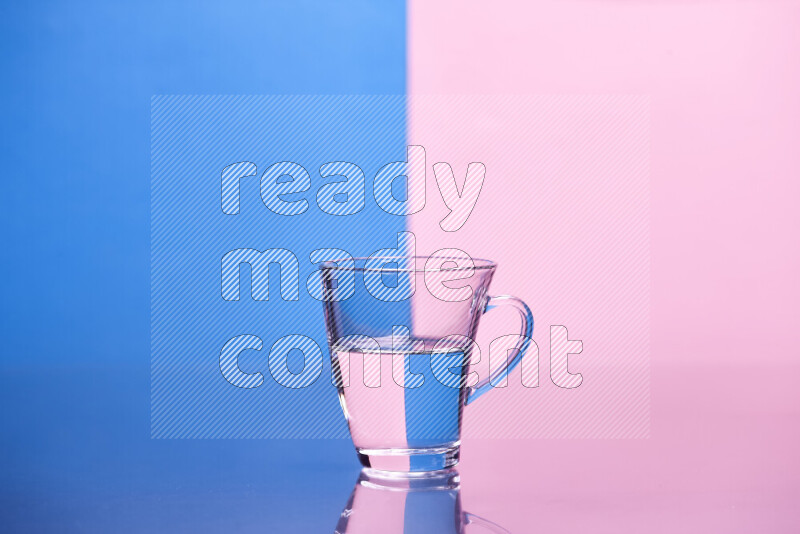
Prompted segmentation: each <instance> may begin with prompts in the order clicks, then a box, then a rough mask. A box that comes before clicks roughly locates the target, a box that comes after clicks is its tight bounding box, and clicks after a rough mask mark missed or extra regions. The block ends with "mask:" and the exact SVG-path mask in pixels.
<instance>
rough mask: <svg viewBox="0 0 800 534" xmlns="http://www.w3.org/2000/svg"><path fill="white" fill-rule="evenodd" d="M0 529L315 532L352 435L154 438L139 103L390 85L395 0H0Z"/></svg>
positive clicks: (394, 81) (400, 8) (146, 144)
mask: <svg viewBox="0 0 800 534" xmlns="http://www.w3.org/2000/svg"><path fill="white" fill-rule="evenodd" d="M0 24H2V32H0V42H2V48H3V53H2V56H1V58H0V61H2V72H3V73H4V82H5V83H4V84H3V86H2V89H1V90H2V96H3V98H2V99H0V106H2V109H3V119H4V120H3V126H2V141H3V147H4V153H5V155H6V158H5V160H6V165H7V167H6V175H5V178H4V179H3V185H4V187H3V192H4V196H5V202H4V206H3V209H2V210H0V217H2V227H3V236H4V240H3V241H4V243H3V244H4V246H5V250H6V254H5V255H4V260H5V261H4V262H3V265H2V269H3V276H2V284H3V295H4V299H3V300H2V326H1V328H2V334H3V358H2V364H1V365H2V368H1V371H0V376H1V377H2V378H1V379H2V387H1V388H0V402H1V406H2V409H1V410H0V414H1V415H0V417H2V419H1V420H0V424H2V429H3V430H2V434H1V435H2V438H0V439H1V440H2V441H0V448H1V450H2V455H3V461H2V463H1V464H0V465H1V467H0V470H2V471H1V472H0V514H1V516H2V517H0V523H2V524H3V525H4V529H5V530H6V531H12V532H22V531H24V532H106V531H118V532H124V531H167V530H173V531H189V530H192V531H211V532H216V531H227V530H235V531H241V532H250V531H258V532H263V531H281V532H318V531H320V532H329V531H332V530H333V526H334V525H335V523H336V520H337V518H338V514H339V512H340V511H341V509H342V507H343V506H344V504H345V502H346V500H347V498H348V495H349V493H350V490H351V489H352V485H353V483H354V482H355V479H356V476H357V472H358V465H357V463H356V460H355V454H354V453H353V451H352V446H351V444H350V442H349V441H348V440H330V441H326V440H293V441H290V440H286V441H279V440H151V439H150V437H149V436H150V421H149V406H150V393H149V386H150V384H149V380H150V377H149V374H150V370H149V365H150V348H149V206H148V205H149V188H150V186H149V182H150V172H149V161H150V139H149V126H150V116H149V110H150V97H151V95H153V94H295V93H301V94H317V93H319V94H337V93H356V94H359V93H364V94H402V93H404V92H405V5H404V3H403V2H397V1H391V2H369V1H363V2H355V1H345V2H336V3H331V2H322V1H319V2H308V1H306V2H302V1H301V2H297V1H294V2H288V1H287V2H240V1H234V2H231V1H227V2H180V1H179V2H175V1H169V2H124V3H120V2H115V3H111V2H75V1H71V2H67V1H56V2H24V3H23V2H13V3H12V2H4V3H3V5H2V16H1V17H0Z"/></svg>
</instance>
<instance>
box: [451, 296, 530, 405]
mask: <svg viewBox="0 0 800 534" xmlns="http://www.w3.org/2000/svg"><path fill="white" fill-rule="evenodd" d="M504 305H505V306H511V307H512V308H514V309H515V310H517V311H518V312H519V315H520V318H521V319H522V327H521V329H520V339H519V341H518V342H517V345H516V346H515V347H514V348H513V349H512V351H513V353H512V354H511V357H510V358H508V361H507V362H506V364H505V365H504V366H503V367H501V368H500V369H498V370H497V371H495V372H494V373H491V374H490V375H489V378H484V379H483V380H481V381H479V382H478V383H477V384H475V385H474V386H472V387H471V388H470V389H469V392H468V393H467V398H466V400H465V401H464V404H470V403H473V402H475V400H476V399H477V398H478V397H480V396H481V395H483V394H484V393H486V392H487V391H490V390H491V389H492V388H493V387H494V386H493V385H492V384H496V383H497V382H498V381H499V380H503V379H505V378H506V377H507V376H508V375H509V374H510V373H511V371H513V370H514V368H515V367H516V366H517V365H519V362H521V361H522V357H523V356H525V353H526V352H527V351H528V346H529V345H530V344H531V336H532V335H533V314H532V313H531V310H530V308H528V305H527V304H525V303H524V302H523V301H521V300H520V299H518V298H517V297H512V296H511V295H498V296H496V297H491V296H490V297H489V298H488V299H487V301H486V306H485V307H484V309H483V313H487V312H488V311H490V310H493V309H495V308H497V307H500V306H504Z"/></svg>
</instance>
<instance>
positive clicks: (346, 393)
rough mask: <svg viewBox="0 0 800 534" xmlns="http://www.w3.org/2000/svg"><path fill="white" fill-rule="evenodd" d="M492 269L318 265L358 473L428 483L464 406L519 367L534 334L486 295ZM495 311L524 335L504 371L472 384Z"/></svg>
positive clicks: (528, 321) (446, 263) (376, 260)
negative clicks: (478, 349) (478, 336)
mask: <svg viewBox="0 0 800 534" xmlns="http://www.w3.org/2000/svg"><path fill="white" fill-rule="evenodd" d="M496 267H497V266H496V264H495V263H493V262H491V261H488V260H480V259H472V258H468V257H453V256H427V257H420V256H414V257H399V256H398V257H395V256H384V257H375V256H373V257H370V258H355V259H353V260H350V259H348V260H341V261H336V262H327V263H325V264H323V265H322V266H321V267H320V269H321V273H320V274H321V279H322V288H323V289H322V291H323V302H324V307H325V322H326V328H327V334H328V345H329V349H330V356H331V362H332V367H333V374H334V377H335V379H334V382H335V385H336V386H337V388H338V392H339V401H340V403H341V406H342V410H343V412H344V415H345V418H346V419H347V423H348V426H349V428H350V435H351V437H352V439H353V444H354V445H355V448H356V452H357V454H358V458H359V460H360V462H361V464H362V465H363V466H364V467H366V468H372V469H377V470H381V471H387V472H394V473H398V474H407V475H411V476H415V475H416V476H426V475H427V474H429V473H431V472H435V471H440V470H444V469H448V468H450V467H452V466H454V465H455V464H457V463H458V460H459V448H460V438H461V420H462V411H463V408H464V406H465V405H467V404H469V403H471V402H473V401H474V400H475V399H477V398H478V397H480V396H481V395H483V394H484V393H486V392H487V391H489V390H491V389H492V387H493V384H496V383H497V381H498V380H502V379H504V378H505V377H506V376H507V375H508V374H509V373H510V372H511V370H513V369H514V368H515V367H516V366H517V365H518V364H519V362H520V361H521V359H522V357H523V355H524V354H525V351H526V350H527V348H528V345H529V344H530V338H531V335H532V332H533V316H532V314H531V311H530V309H529V308H528V306H526V305H525V303H524V302H522V301H521V300H519V299H517V298H515V297H511V296H488V294H487V291H488V289H489V284H490V282H491V280H492V276H493V275H494V272H495V269H496ZM501 305H507V306H511V307H513V308H515V309H516V310H517V311H518V312H519V314H520V317H521V319H522V321H521V326H520V330H519V332H520V334H521V335H520V336H519V339H518V341H517V343H516V346H515V347H514V348H513V349H512V350H511V351H510V353H509V354H508V357H507V361H506V362H505V364H504V365H502V366H501V367H499V368H498V369H497V370H496V371H494V372H493V374H492V375H491V376H487V377H483V378H482V379H480V380H478V381H477V382H476V380H475V378H476V377H475V376H474V375H475V374H476V373H471V371H470V362H471V361H473V360H472V356H473V353H474V350H475V349H474V347H475V344H474V342H472V341H471V340H473V339H474V336H475V333H476V331H477V328H478V324H479V322H480V318H481V316H482V315H483V314H484V313H486V312H487V311H488V310H491V309H492V308H495V307H497V306H501ZM506 334H508V333H506Z"/></svg>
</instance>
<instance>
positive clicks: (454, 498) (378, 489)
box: [334, 469, 508, 534]
mask: <svg viewBox="0 0 800 534" xmlns="http://www.w3.org/2000/svg"><path fill="white" fill-rule="evenodd" d="M375 532H381V533H382V534H404V533H405V532H413V533H414V534H472V533H475V534H478V533H483V534H486V533H490V532H493V533H496V534H508V531H507V530H506V529H504V528H502V527H501V526H500V525H497V524H495V523H492V522H491V521H489V520H487V519H484V518H482V517H479V516H476V515H474V514H470V513H469V512H465V511H464V510H463V509H462V507H461V486H460V481H459V474H458V471H456V470H455V469H450V470H448V471H447V472H446V473H444V474H441V475H438V476H430V477H422V478H413V477H402V478H400V477H378V476H375V475H374V474H373V475H371V474H370V473H369V472H367V471H362V472H361V474H360V475H359V477H358V480H357V481H356V485H355V487H354V488H353V493H352V494H351V495H350V499H349V500H348V501H347V504H346V505H345V507H344V510H343V511H342V513H341V515H340V516H339V522H338V524H337V525H336V529H335V530H334V533H335V534H374V533H375Z"/></svg>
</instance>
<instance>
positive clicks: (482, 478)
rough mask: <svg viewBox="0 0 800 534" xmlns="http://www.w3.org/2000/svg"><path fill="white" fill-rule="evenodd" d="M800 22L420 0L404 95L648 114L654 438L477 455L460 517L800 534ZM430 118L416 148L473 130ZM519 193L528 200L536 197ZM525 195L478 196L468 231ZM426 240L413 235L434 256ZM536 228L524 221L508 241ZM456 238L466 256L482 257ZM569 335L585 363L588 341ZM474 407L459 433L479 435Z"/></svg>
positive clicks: (536, 443)
mask: <svg viewBox="0 0 800 534" xmlns="http://www.w3.org/2000/svg"><path fill="white" fill-rule="evenodd" d="M799 23H800V4H798V3H797V2H769V1H762V2H730V1H729V2H726V1H713V2H686V1H676V2H666V1H655V2H646V1H638V2H636V1H621V0H620V1H607V2H601V1H589V0H586V1H561V2H539V1H536V2H522V1H519V2H509V1H496V2H490V3H486V2H477V1H459V2H455V1H452V2H448V1H441V2H422V1H412V2H411V4H410V8H409V47H410V49H409V65H410V67H409V80H410V81H409V93H410V94H411V95H412V96H413V95H453V94H472V95H491V94H494V95H497V94H512V95H528V94H536V95H541V94H545V95H548V94H549V95H599V94H616V95H648V96H649V105H650V128H649V132H650V133H649V138H650V151H649V152H650V158H649V161H650V170H649V180H650V182H649V190H650V210H649V213H650V231H649V247H650V259H651V270H650V304H649V320H650V350H649V359H650V367H651V383H650V406H651V413H650V432H649V436H650V437H649V439H638V440H563V439H562V440H506V441H503V440H486V441H482V440H477V439H468V440H466V443H465V445H464V448H463V460H462V463H461V467H460V471H461V473H462V479H463V484H464V489H463V495H464V505H465V508H466V509H468V510H470V511H472V512H474V513H478V514H480V515H482V516H485V517H487V518H489V519H492V520H493V521H496V522H498V523H500V524H502V525H503V526H505V527H506V528H508V529H510V530H512V531H514V532H535V531H546V532H575V531H578V530H580V531H586V532H797V531H800V512H798V509H799V507H797V506H796V501H797V497H798V495H799V493H800V492H799V491H798V490H800V482H799V481H798V474H800V465H798V464H800V460H798V454H797V452H796V451H797V449H798V438H800V431H799V430H798V423H800V410H799V409H798V405H799V404H800V403H798V398H799V394H798V393H797V390H796V385H795V384H796V378H797V377H798V374H800V373H799V371H800V369H799V368H798V365H797V349H796V343H795V340H796V339H797V330H796V328H795V325H794V324H793V323H794V320H795V319H796V317H797V313H796V312H795V303H796V301H797V296H798V283H797V273H798V239H797V236H798V228H799V226H800V225H799V224H798V223H799V222H800V221H798V217H800V215H798V210H797V209H796V207H795V204H796V202H797V199H798V198H800V185H799V182H798V176H799V175H800V151H798V139H800V136H799V135H798V134H799V133H800V98H798V95H800V61H798V60H797V58H798V57H800V54H798V52H800V33H799V32H798V31H797V28H798V27H800V24H799ZM432 113H433V112H432V110H431V109H426V110H425V113H424V114H415V112H414V107H413V106H412V107H411V114H410V123H411V132H412V134H411V135H412V140H413V139H414V136H415V134H416V132H420V131H422V130H421V129H420V127H421V125H424V124H433V123H438V124H439V127H441V128H445V129H446V128H447V127H448V126H449V127H452V132H453V135H454V136H457V135H458V133H459V131H460V129H462V128H463V127H464V123H463V120H462V121H459V117H458V116H454V115H450V114H449V113H448V110H447V109H446V108H445V109H442V110H441V114H440V115H438V116H437V115H432ZM507 135H508V141H509V143H510V144H511V146H513V143H514V142H516V139H515V132H514V131H509V132H508V133H507ZM420 142H421V143H422V144H425V141H420ZM493 142H494V144H497V143H498V142H499V140H498V139H494V141H493ZM520 157H521V156H520ZM442 159H444V160H445V161H448V159H447V158H446V157H443V158H442ZM430 163H432V162H430ZM454 170H455V171H456V175H457V176H458V175H460V176H463V172H464V169H463V168H462V169H461V171H460V172H459V171H458V169H456V168H454ZM526 179H527V180H529V182H528V181H523V190H522V194H530V193H533V192H535V191H536V190H537V184H536V180H537V177H536V175H535V174H533V175H531V176H528V177H526ZM490 180H492V175H491V168H489V167H488V166H487V183H488V182H489V181H490ZM434 193H435V194H438V193H436V192H435V190H434ZM493 195H497V196H495V197H493ZM516 198H517V197H514V196H511V195H509V193H508V192H507V190H504V189H500V188H497V189H492V188H489V187H485V188H484V191H483V192H482V196H481V198H480V199H479V200H478V207H477V208H476V214H475V215H477V210H478V209H479V208H480V207H481V205H482V204H483V205H487V204H493V203H494V204H498V203H502V202H504V201H515V200H513V199H516ZM508 199H512V200H508ZM434 200H438V201H439V202H440V199H436V198H435V197H434ZM423 213H425V212H423ZM423 222H424V221H423ZM474 222H475V221H473V220H470V221H469V222H467V225H466V226H465V228H464V229H462V231H461V232H459V233H456V234H455V235H456V236H459V238H461V233H463V235H464V236H468V233H467V228H468V226H469V225H470V224H471V223H474ZM424 228H435V226H433V225H431V224H429V222H424V224H419V223H418V221H413V220H412V229H413V230H414V231H415V232H416V233H417V234H418V239H420V240H421V242H423V243H431V244H434V245H435V243H436V239H437V235H436V231H438V229H437V230H436V231H435V230H430V232H431V234H430V235H426V234H425V231H424ZM540 230H541V229H537V228H535V227H523V226H521V225H520V224H519V223H518V222H517V223H515V225H513V228H511V229H509V232H508V235H507V236H505V237H503V236H498V239H502V240H503V243H505V242H507V241H508V240H512V241H513V242H515V243H516V242H520V243H525V242H526V240H527V242H528V243H532V241H531V237H530V236H531V235H533V234H536V233H537V231H540ZM438 232H439V233H442V232H441V231H438ZM461 239H462V241H461V242H460V243H459V245H461V246H462V248H464V249H465V250H466V251H468V252H470V253H474V254H475V255H479V252H478V249H479V248H480V246H481V245H482V244H483V245H485V242H482V241H481V239H482V238H481V236H479V235H474V236H473V237H472V238H467V237H463V238H461ZM418 246H420V245H418ZM420 251H421V252H426V250H425V249H424V247H423V246H420ZM534 252H535V251H534ZM501 268H502V271H500V272H503V273H505V274H504V275H503V278H500V274H498V278H497V279H496V280H495V283H494V284H493V289H494V290H495V292H497V291H498V290H499V291H503V292H506V291H508V292H516V293H520V292H522V293H524V292H525V291H526V285H525V284H526V283H528V282H526V281H528V280H529V279H530V277H531V276H532V275H533V276H535V274H536V271H535V269H534V270H533V271H531V267H530V264H529V263H528V262H524V263H523V262H522V257H520V260H519V263H515V258H514V257H508V258H502V261H501ZM527 287H530V284H529V283H528V286H527ZM520 296H522V297H525V295H523V294H521V295H520ZM531 304H532V305H533V306H534V312H536V309H535V305H536V303H531ZM549 324H551V323H548V321H546V320H545V321H543V322H542V323H539V324H538V325H537V326H538V327H540V328H541V327H543V326H545V325H549ZM584 324H586V325H587V326H585V327H586V328H589V326H588V323H581V325H580V327H581V328H583V327H584ZM565 325H566V326H567V327H568V328H570V334H571V337H573V338H578V339H583V340H584V351H585V352H584V354H582V355H581V356H578V357H577V358H588V357H590V356H589V350H588V349H589V342H590V341H591V340H590V338H589V336H582V335H579V334H578V333H577V329H579V326H578V324H577V323H575V324H574V325H573V324H572V323H571V322H570V321H565ZM573 333H574V334H575V335H572V334H573ZM576 361H579V360H576ZM545 378H546V375H543V376H542V379H545ZM584 378H585V379H589V378H590V375H588V374H587V376H585V377H584ZM494 395H496V393H492V394H490V396H489V397H491V396H494ZM489 397H487V401H488V398H489ZM479 404H481V402H479V403H478V404H476V406H475V407H470V408H474V409H477V406H478V405H479ZM470 408H468V409H467V418H466V421H465V425H466V426H467V427H468V426H469V425H476V424H480V419H477V418H475V417H472V416H471V415H470ZM489 466H491V467H489Z"/></svg>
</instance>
